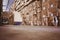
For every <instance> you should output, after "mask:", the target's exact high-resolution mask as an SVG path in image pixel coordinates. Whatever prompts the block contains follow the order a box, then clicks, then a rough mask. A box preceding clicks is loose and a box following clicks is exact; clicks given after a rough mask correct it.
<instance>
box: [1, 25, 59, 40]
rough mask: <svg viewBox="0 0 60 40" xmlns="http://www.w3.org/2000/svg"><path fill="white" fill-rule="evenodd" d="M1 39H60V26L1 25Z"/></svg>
mask: <svg viewBox="0 0 60 40" xmlns="http://www.w3.org/2000/svg"><path fill="white" fill-rule="evenodd" d="M0 40H60V28H57V27H56V28H55V27H45V26H44V27H43V26H22V25H20V26H18V25H15V26H14V25H9V26H8V25H6V26H1V27H0Z"/></svg>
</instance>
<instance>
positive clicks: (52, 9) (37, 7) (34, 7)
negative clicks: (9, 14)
mask: <svg viewBox="0 0 60 40" xmlns="http://www.w3.org/2000/svg"><path fill="white" fill-rule="evenodd" d="M15 2H16V3H14V4H15V5H16V7H15V10H16V11H18V12H20V13H21V15H22V19H23V22H22V23H23V24H25V25H38V26H39V25H42V26H54V25H55V26H57V25H58V21H59V20H58V0H15ZM59 13H60V12H59ZM59 18H60V17H59Z"/></svg>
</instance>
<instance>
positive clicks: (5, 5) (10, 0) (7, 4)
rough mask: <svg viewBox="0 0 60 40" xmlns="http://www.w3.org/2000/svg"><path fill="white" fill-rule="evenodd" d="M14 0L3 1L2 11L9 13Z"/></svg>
mask: <svg viewBox="0 0 60 40" xmlns="http://www.w3.org/2000/svg"><path fill="white" fill-rule="evenodd" d="M13 1H14V0H3V11H9V8H10V6H11V4H12V3H13Z"/></svg>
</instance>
